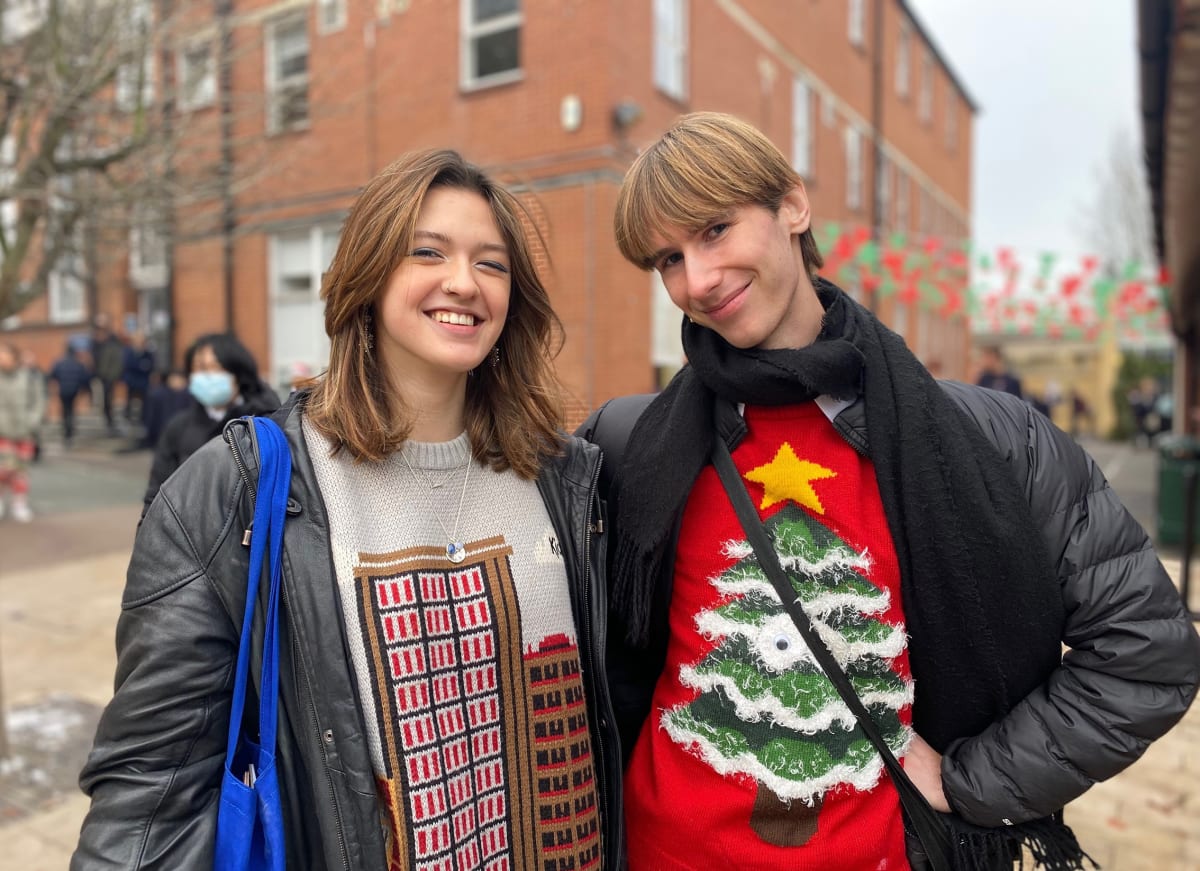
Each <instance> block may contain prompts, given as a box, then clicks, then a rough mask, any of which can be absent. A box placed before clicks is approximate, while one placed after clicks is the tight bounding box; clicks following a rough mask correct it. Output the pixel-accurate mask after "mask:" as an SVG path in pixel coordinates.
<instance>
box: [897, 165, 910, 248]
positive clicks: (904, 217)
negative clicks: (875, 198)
mask: <svg viewBox="0 0 1200 871" xmlns="http://www.w3.org/2000/svg"><path fill="white" fill-rule="evenodd" d="M896 229H897V230H899V231H900V232H901V233H908V229H909V228H908V176H907V175H905V173H904V170H902V169H900V167H896Z"/></svg>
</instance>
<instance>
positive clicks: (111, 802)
mask: <svg viewBox="0 0 1200 871" xmlns="http://www.w3.org/2000/svg"><path fill="white" fill-rule="evenodd" d="M212 450H227V448H225V447H224V445H210V446H209V447H208V448H206V449H205V451H204V452H201V453H206V452H210V451H212ZM202 463H203V458H202V456H201V455H200V454H198V455H197V456H196V457H195V458H193V461H192V462H191V463H189V464H188V465H187V466H185V468H184V470H182V471H181V474H180V475H177V476H176V477H175V479H174V480H173V481H172V482H171V483H170V484H169V485H168V486H166V487H164V488H163V491H162V494H161V495H160V498H158V499H157V500H156V501H155V502H154V504H153V506H152V507H151V509H150V511H149V513H148V514H147V515H146V517H145V519H144V521H143V522H142V524H141V528H140V529H139V531H138V536H137V540H136V543H135V546H134V552H133V558H132V560H131V562H130V565H129V571H128V576H127V580H126V588H125V594H124V599H123V602H122V612H121V617H120V620H119V622H118V624H117V673H116V685H115V694H114V696H113V699H112V701H111V702H110V703H109V705H108V707H107V708H106V709H105V711H104V714H103V716H102V717H101V720H100V725H99V728H98V730H97V734H96V739H95V743H94V745H93V749H92V751H91V754H90V756H89V757H88V760H87V764H86V765H85V767H84V769H83V772H82V774H81V775H80V785H81V787H82V788H83V790H84V792H86V793H88V794H89V795H90V796H91V799H92V803H91V808H90V810H89V812H88V814H87V817H86V819H85V820H84V823H83V828H82V831H81V833H80V839H79V845H78V848H77V850H76V852H75V855H74V856H73V857H72V859H71V869H72V871H100V869H104V871H110V869H135V868H136V869H143V868H146V869H148V868H155V869H158V868H161V869H167V868H170V869H182V871H189V869H197V871H199V869H205V871H208V869H211V868H212V861H213V855H212V854H213V842H214V838H215V831H216V808H217V797H218V789H219V785H220V777H221V771H222V768H223V763H224V754H225V740H226V734H227V725H228V719H229V706H230V694H231V687H232V671H233V667H234V663H235V661H236V658H237V638H238V630H237V627H235V625H234V624H233V621H232V619H231V618H230V616H229V613H230V612H229V610H228V608H227V606H226V604H225V603H223V602H222V600H221V597H220V596H218V594H217V591H216V588H215V586H214V585H213V583H212V581H211V579H210V577H209V574H208V570H209V568H210V567H211V566H212V565H214V564H216V565H221V566H223V567H224V568H228V565H227V563H228V559H227V558H222V557H221V556H219V554H220V553H222V549H221V547H220V544H221V540H222V537H223V538H224V539H228V537H229V535H230V531H229V529H227V528H226V529H220V531H219V532H218V529H219V527H220V517H221V515H222V514H231V512H228V511H225V510H224V509H225V508H227V507H228V506H229V499H230V497H228V496H227V495H226V496H225V497H224V499H222V497H221V496H218V494H217V491H218V490H220V489H221V487H220V486H218V485H217V484H215V483H214V479H215V478H218V477H220V476H215V475H213V474H212V465H211V464H209V465H208V466H206V467H205V466H203V465H202ZM190 467H195V469H194V470H195V471H197V472H202V473H205V474H202V475H196V474H189V472H191V471H193V469H192V468H190ZM234 477H236V475H235V476H234ZM201 479H204V480H201ZM224 489H225V491H226V493H228V492H229V487H228V486H227V485H226V486H224ZM234 497H236V492H235V493H234ZM214 500H220V501H216V502H215V504H214ZM221 501H224V502H225V504H221ZM198 509H199V510H198ZM205 511H207V512H210V513H211V515H213V516H215V519H214V517H212V516H210V517H208V518H207V519H205V520H202V519H200V518H199V516H198V515H200V514H202V513H203V512H205ZM226 526H228V524H226ZM214 540H216V542H217V543H216V544H214V543H213V542H214ZM224 552H226V553H236V552H237V550H236V549H234V548H226V549H224ZM241 571H242V572H245V567H244V566H243V567H242V568H241Z"/></svg>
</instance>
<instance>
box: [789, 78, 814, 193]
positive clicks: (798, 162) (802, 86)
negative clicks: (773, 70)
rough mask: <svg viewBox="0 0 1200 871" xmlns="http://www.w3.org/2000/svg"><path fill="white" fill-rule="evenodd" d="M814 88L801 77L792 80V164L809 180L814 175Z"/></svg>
mask: <svg viewBox="0 0 1200 871" xmlns="http://www.w3.org/2000/svg"><path fill="white" fill-rule="evenodd" d="M812 158H813V136H812V89H811V88H809V86H808V82H806V81H804V79H801V78H799V77H797V78H795V79H793V80H792V166H793V167H794V168H795V170H796V172H798V173H800V175H801V176H802V177H803V178H804V179H805V180H807V179H808V177H809V176H810V175H812V171H813V169H812V163H813V160H812Z"/></svg>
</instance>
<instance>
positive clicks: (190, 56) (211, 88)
mask: <svg viewBox="0 0 1200 871" xmlns="http://www.w3.org/2000/svg"><path fill="white" fill-rule="evenodd" d="M201 52H203V53H204V60H203V61H202V65H203V68H202V69H201V70H200V77H199V78H198V79H195V80H194V81H195V84H194V86H192V87H189V80H190V79H191V77H192V74H193V73H194V72H195V69H194V68H195V66H196V65H195V64H194V63H193V61H194V60H195V59H196V58H197V57H198V56H199V55H200V53H201ZM176 68H177V69H176V76H177V78H178V80H179V108H180V109H182V110H183V111H185V112H187V111H191V110H192V109H202V108H204V107H206V106H211V105H213V104H214V103H215V102H216V101H217V59H216V56H215V54H214V52H213V44H212V41H211V40H203V41H200V42H193V43H190V44H187V45H184V46H183V47H182V48H180V50H179V55H178V60H177V62H176Z"/></svg>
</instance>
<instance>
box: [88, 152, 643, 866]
mask: <svg viewBox="0 0 1200 871" xmlns="http://www.w3.org/2000/svg"><path fill="white" fill-rule="evenodd" d="M522 226H523V224H522V219H521V213H520V207H519V205H518V203H517V201H516V200H515V199H514V198H513V196H512V195H511V194H509V193H507V192H506V191H505V190H504V189H503V188H501V187H499V186H498V185H497V184H496V183H495V182H493V181H492V180H491V179H489V178H488V177H487V176H485V175H484V174H483V173H481V172H480V171H479V170H478V169H477V168H475V167H473V166H471V165H470V164H468V163H465V162H464V161H463V159H462V158H461V157H460V156H459V155H458V154H456V153H455V152H452V151H428V152H422V153H418V154H413V155H410V156H407V157H405V158H402V159H401V160H399V161H397V162H396V163H395V164H393V165H392V166H390V167H389V168H388V169H386V170H384V171H383V172H382V173H381V174H380V175H379V176H378V177H377V178H375V179H374V180H372V181H371V182H370V183H369V184H368V185H367V187H366V189H365V190H364V191H363V193H362V195H361V196H360V197H359V199H358V201H357V203H356V204H355V206H354V208H353V209H352V210H351V213H350V215H349V217H348V219H347V221H346V224H345V227H344V228H343V231H342V237H341V242H340V244H339V247H338V250H337V253H336V254H335V256H334V260H333V263H332V265H331V266H330V268H329V271H328V273H327V274H326V277H325V285H324V288H323V291H322V292H323V296H324V299H325V301H326V309H325V326H326V330H327V332H328V334H329V337H330V342H331V348H330V361H329V368H328V371H327V372H325V373H324V374H323V375H322V376H320V377H318V378H316V379H315V380H314V381H313V382H312V384H311V387H310V389H308V390H302V391H299V392H298V393H297V394H296V395H295V396H294V397H293V398H292V400H291V401H289V402H288V404H287V405H286V406H285V407H284V408H283V409H281V410H280V411H279V412H278V413H277V414H276V415H275V420H276V421H277V422H278V423H279V424H280V426H282V427H283V429H284V431H285V433H286V435H287V438H288V441H289V444H290V447H291V451H292V456H293V463H294V466H293V478H292V485H291V494H290V495H291V498H290V500H289V505H288V514H289V519H288V524H287V528H286V531H285V534H284V545H283V546H284V554H283V564H284V580H283V591H284V595H283V613H282V624H281V625H282V628H283V630H284V633H283V637H284V638H285V639H286V643H285V644H284V645H283V650H282V664H281V675H280V687H281V689H280V699H279V717H280V724H279V735H280V738H279V742H278V746H277V748H276V754H277V759H278V760H279V762H278V764H279V769H280V781H281V782H280V787H281V794H282V796H283V803H284V813H285V827H286V830H287V840H288V856H287V859H288V866H289V867H295V868H305V869H326V868H339V869H355V871H359V869H380V871H383V869H409V868H446V869H465V868H502V867H507V868H512V869H526V868H544V867H547V866H548V864H553V865H554V867H559V865H558V864H557V863H559V862H560V861H562V860H568V861H569V862H570V864H571V867H575V868H600V867H609V868H615V867H616V862H615V856H616V850H617V849H618V845H619V843H620V835H619V828H618V825H619V818H620V815H619V810H618V809H619V807H620V802H619V794H618V792H617V790H618V789H619V782H618V781H619V776H620V774H619V762H618V761H617V760H616V759H615V758H613V756H612V754H613V753H615V751H616V747H617V742H616V738H615V733H613V732H612V731H611V729H612V722H613V720H612V716H611V708H610V705H609V702H608V695H607V689H606V686H605V684H604V683H603V647H602V645H601V644H600V643H599V639H600V637H601V633H603V632H604V617H603V615H604V613H605V603H604V597H603V595H602V587H598V586H597V581H598V579H599V580H601V582H602V578H603V563H602V560H601V558H600V555H599V551H600V546H599V544H598V541H597V539H598V536H597V535H596V534H595V533H594V529H593V527H594V526H595V525H597V524H595V522H594V518H595V517H597V516H598V515H597V514H596V512H597V510H598V504H597V500H596V480H597V476H598V470H599V452H598V451H597V450H596V449H595V448H594V447H592V446H590V445H587V444H585V443H583V442H580V441H578V440H575V439H572V438H568V437H566V436H564V435H562V434H561V431H560V429H559V427H560V408H559V400H558V393H557V392H556V385H555V381H554V378H553V375H552V369H551V357H552V352H553V350H554V348H553V341H554V339H555V337H556V327H557V320H556V318H555V315H554V313H553V311H552V310H551V308H550V304H549V298H548V295H547V292H546V289H545V288H544V287H543V285H542V283H541V281H540V280H539V278H538V275H537V271H536V269H535V267H534V262H533V259H532V256H531V253H530V248H529V243H528V242H527V240H526V239H525V237H524V234H523V230H522ZM225 442H227V444H226V443H222V442H221V441H216V442H213V443H210V444H208V445H206V446H205V447H204V448H202V449H201V450H200V451H199V452H197V454H196V455H195V456H194V457H193V458H192V459H191V460H189V461H188V462H187V463H185V464H184V466H183V467H182V468H181V469H180V471H179V473H178V474H176V475H174V476H173V477H172V478H171V479H170V480H169V481H167V482H166V483H165V484H164V485H163V488H162V490H161V492H160V494H159V496H158V498H157V499H156V500H155V502H154V504H153V505H152V506H151V508H150V511H149V512H148V513H147V515H146V517H145V519H144V521H143V524H142V527H141V529H140V531H139V534H138V539H137V543H136V546H135V550H134V554H133V560H132V563H131V565H130V569H129V580H128V588H127V591H126V594H125V603H124V612H123V615H122V618H121V621H120V624H119V625H118V629H117V642H118V653H119V661H118V670H117V689H116V695H115V697H114V699H113V701H112V703H111V704H110V705H109V707H108V709H107V710H106V711H105V713H104V716H103V718H102V720H101V723H100V726H99V730H98V733H97V737H96V743H95V748H94V750H93V752H92V755H91V757H90V758H89V761H88V763H87V766H86V767H85V769H84V771H83V774H82V777H81V783H82V785H83V788H84V789H85V790H86V791H87V792H88V793H89V794H90V795H91V797H92V807H91V811H90V813H89V814H88V816H87V819H86V820H85V822H84V825H83V831H82V835H81V839H80V844H79V848H78V850H77V852H76V854H75V858H74V861H73V864H72V867H73V868H75V869H77V871H78V869H90V868H105V869H109V868H117V867H119V868H140V867H150V866H153V867H170V868H189V869H190V868H197V869H199V868H211V867H212V851H213V846H212V845H213V838H214V831H215V824H216V817H217V790H218V784H219V782H220V776H221V769H222V762H223V756H224V748H225V740H226V730H227V727H228V718H229V698H230V689H231V684H232V666H233V663H234V660H235V656H236V652H237V645H238V626H239V624H240V621H241V616H242V612H243V599H244V595H243V593H242V590H243V586H244V584H245V578H246V573H247V564H246V563H247V548H246V547H245V546H244V545H243V536H244V534H245V531H246V527H247V524H248V522H249V518H250V506H251V502H252V497H251V495H250V488H251V487H252V486H253V484H254V481H255V475H254V472H253V468H254V465H253V462H254V446H253V443H252V441H251V439H250V437H249V434H248V425H247V424H246V423H245V422H242V421H235V422H234V423H232V424H231V425H230V426H229V427H227V428H226V432H225ZM242 465H245V466H246V467H247V468H248V469H249V471H247V470H246V469H243V468H241V466H242Z"/></svg>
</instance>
